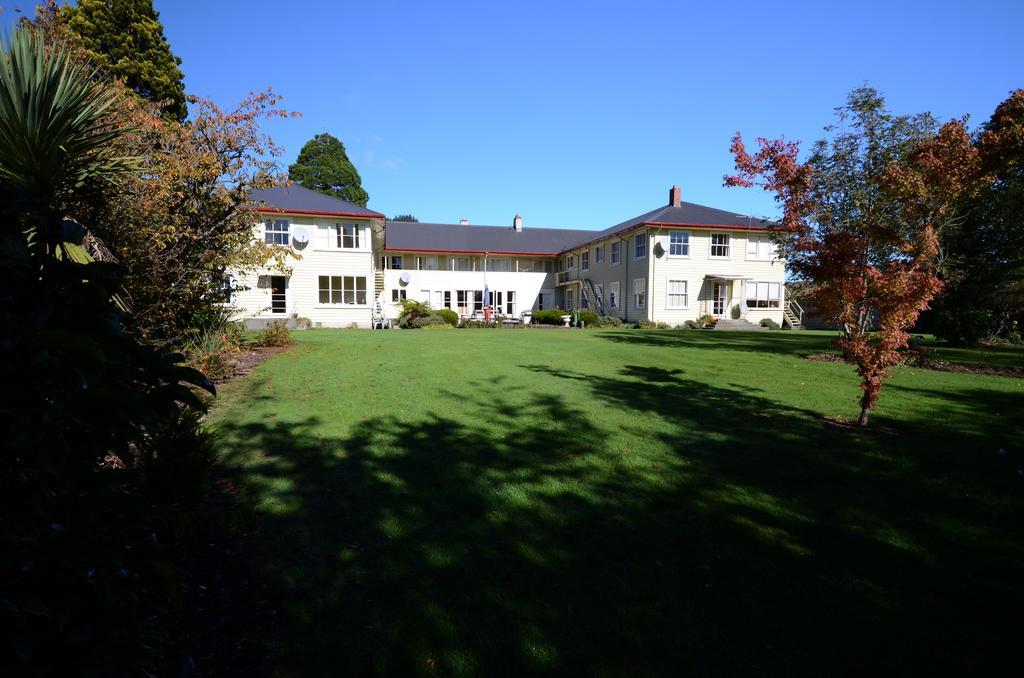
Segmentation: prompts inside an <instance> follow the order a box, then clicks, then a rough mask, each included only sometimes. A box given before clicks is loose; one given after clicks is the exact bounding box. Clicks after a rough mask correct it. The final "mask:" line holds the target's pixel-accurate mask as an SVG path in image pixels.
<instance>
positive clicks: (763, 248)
mask: <svg viewBox="0 0 1024 678" xmlns="http://www.w3.org/2000/svg"><path fill="white" fill-rule="evenodd" d="M775 255H776V247H775V243H773V242H772V239H771V238H769V237H767V236H749V237H747V259H758V260H760V261H771V260H772V259H774V258H775Z"/></svg>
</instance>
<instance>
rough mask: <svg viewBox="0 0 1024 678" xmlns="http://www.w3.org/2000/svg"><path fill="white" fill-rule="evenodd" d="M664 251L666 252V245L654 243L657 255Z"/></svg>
mask: <svg viewBox="0 0 1024 678" xmlns="http://www.w3.org/2000/svg"><path fill="white" fill-rule="evenodd" d="M664 253H665V246H664V245H662V244H661V243H660V242H656V243H654V255H655V256H657V257H660V256H661V255H662V254H664Z"/></svg>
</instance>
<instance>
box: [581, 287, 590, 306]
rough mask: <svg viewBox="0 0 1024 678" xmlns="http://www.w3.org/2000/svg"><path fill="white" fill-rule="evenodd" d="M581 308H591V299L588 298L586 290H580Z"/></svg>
mask: <svg viewBox="0 0 1024 678" xmlns="http://www.w3.org/2000/svg"><path fill="white" fill-rule="evenodd" d="M580 308H590V299H589V298H588V297H587V291H586V290H584V289H581V290H580Z"/></svg>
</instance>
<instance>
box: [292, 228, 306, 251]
mask: <svg viewBox="0 0 1024 678" xmlns="http://www.w3.org/2000/svg"><path fill="white" fill-rule="evenodd" d="M292 244H293V245H294V246H295V247H296V248H297V249H302V248H303V247H305V246H306V245H308V244H309V233H308V232H307V231H306V229H304V228H303V227H302V226H299V227H298V228H296V229H295V230H294V231H292Z"/></svg>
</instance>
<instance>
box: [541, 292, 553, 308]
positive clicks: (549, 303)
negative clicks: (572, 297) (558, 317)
mask: <svg viewBox="0 0 1024 678" xmlns="http://www.w3.org/2000/svg"><path fill="white" fill-rule="evenodd" d="M554 296H555V295H554V293H553V292H550V291H548V292H545V291H543V290H542V291H541V293H540V294H538V295H537V310H538V311H543V310H544V309H545V308H552V307H553V306H554Z"/></svg>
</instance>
